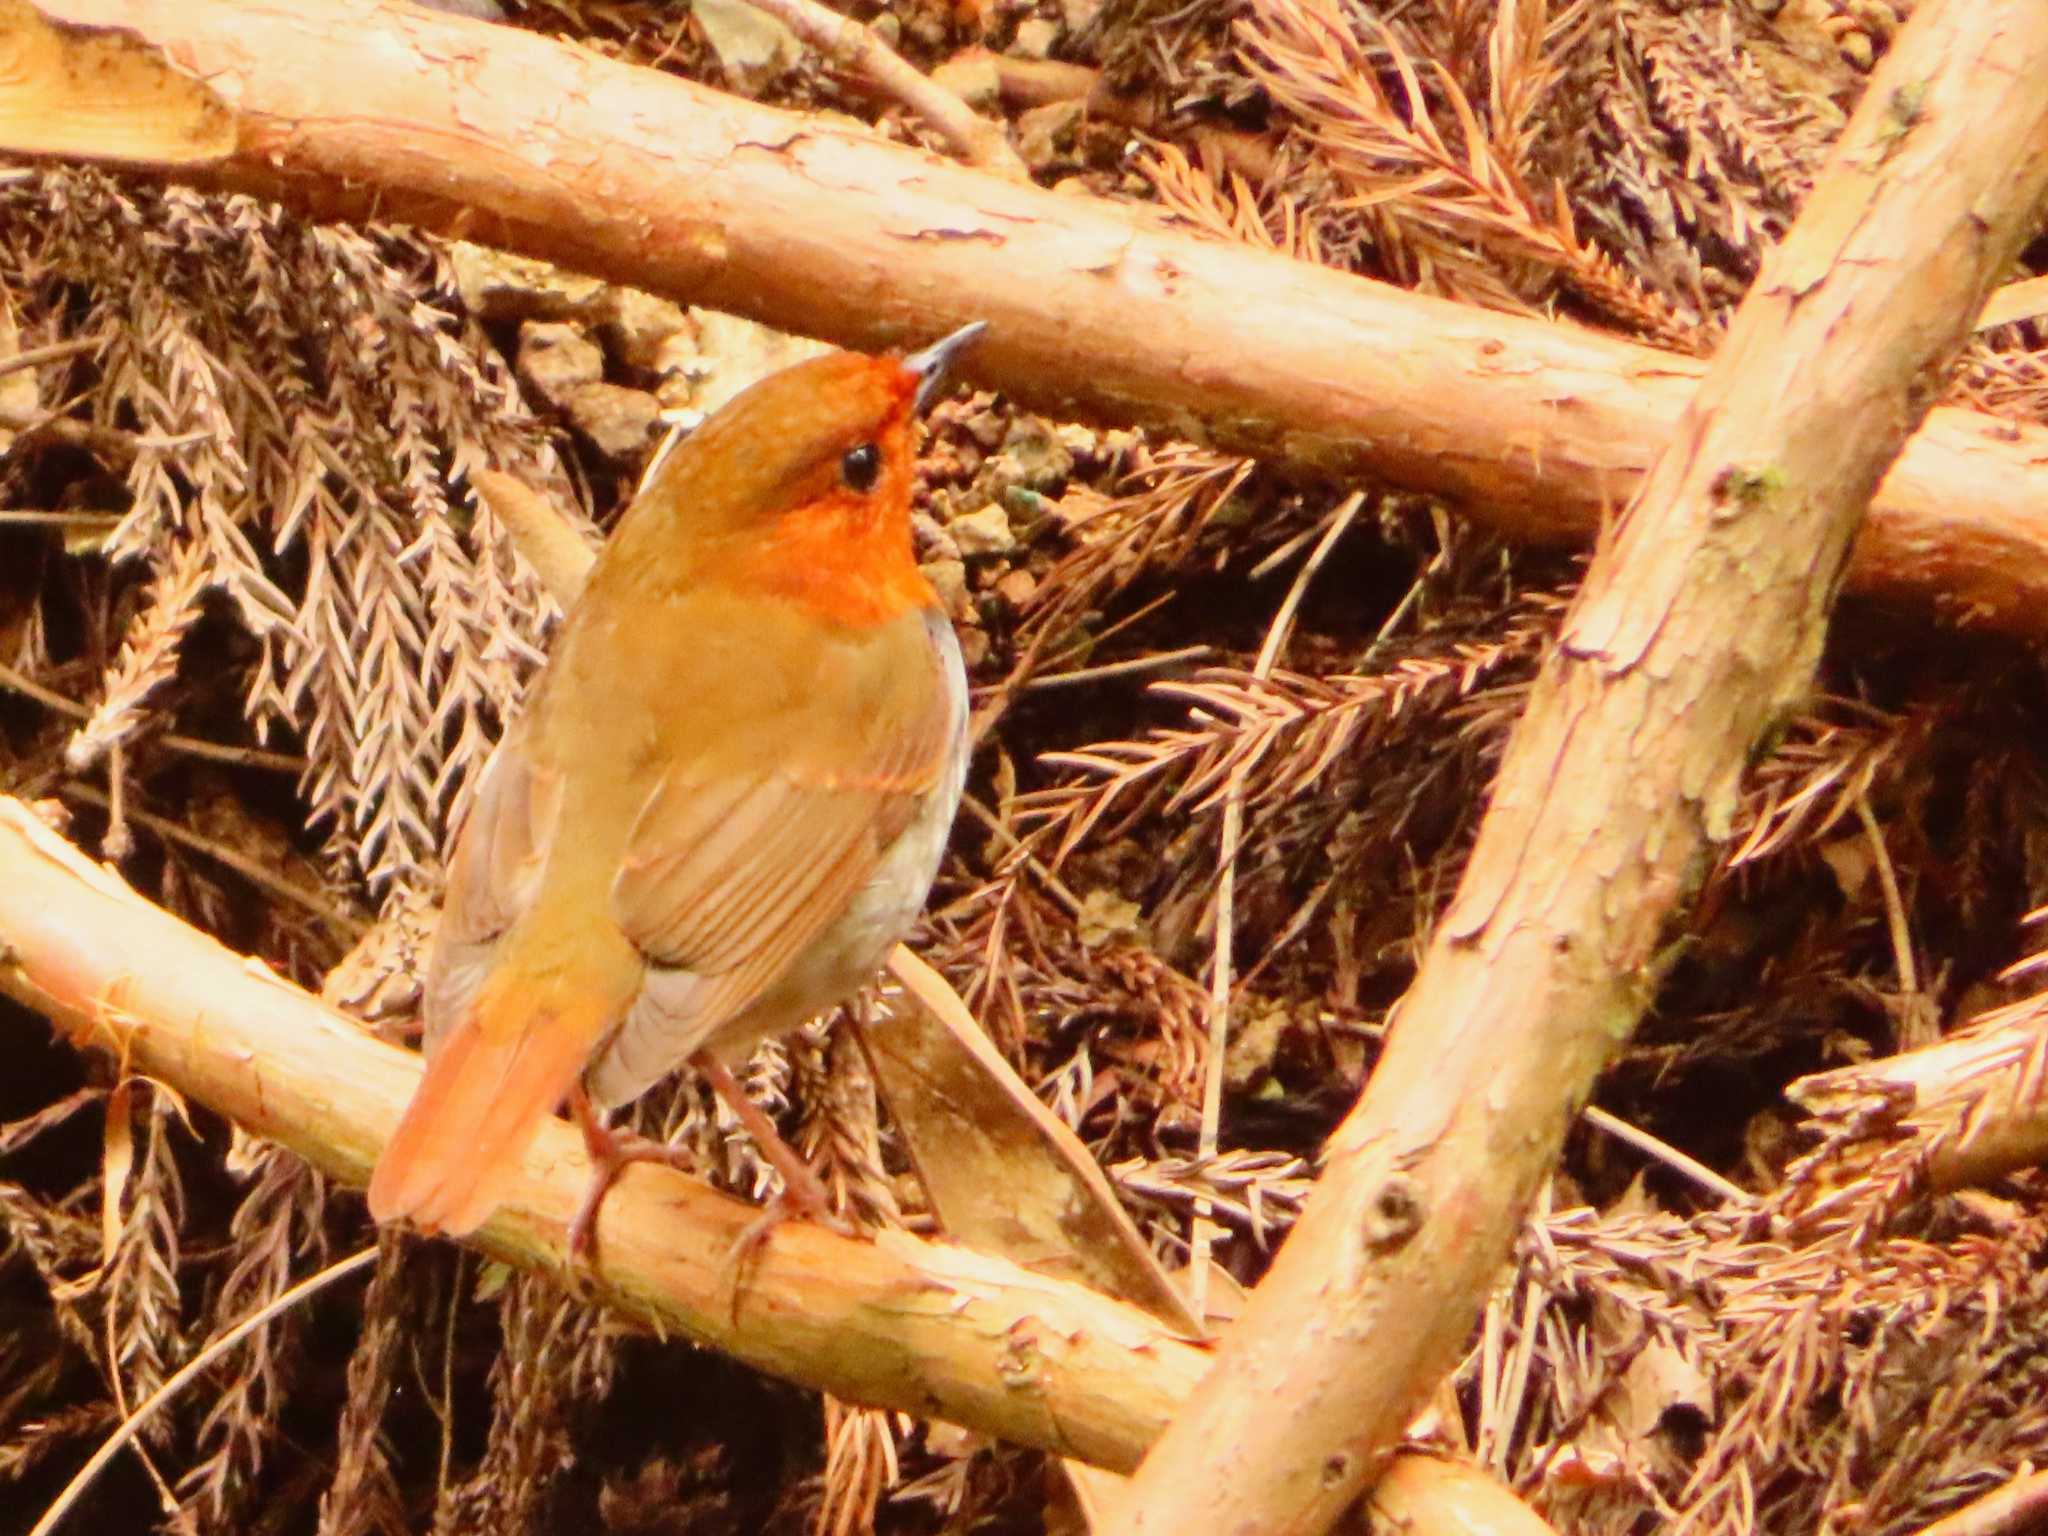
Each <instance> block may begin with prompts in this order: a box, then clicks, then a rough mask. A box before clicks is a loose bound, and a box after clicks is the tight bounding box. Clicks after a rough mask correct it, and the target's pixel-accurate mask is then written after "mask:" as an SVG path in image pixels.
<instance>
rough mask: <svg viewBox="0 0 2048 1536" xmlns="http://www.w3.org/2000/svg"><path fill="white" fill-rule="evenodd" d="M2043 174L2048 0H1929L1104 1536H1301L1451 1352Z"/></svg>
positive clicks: (1610, 554)
mask: <svg viewBox="0 0 2048 1536" xmlns="http://www.w3.org/2000/svg"><path fill="white" fill-rule="evenodd" d="M2044 188H2048V6H2043V5H2041V4H2040V3H2039V0H2005V3H1993V0H1921V4H1920V6H1919V7H1918V8H1917V10H1916V11H1915V13H1914V15H1913V18H1912V20H1911V21H1910V22H1909V23H1908V24H1907V26H1906V27H1905V28H1903V29H1902V30H1901V32H1900V33H1899V35H1898V38H1897V40H1896V41H1895V43H1894V45H1893V49H1892V52H1891V53H1890V54H1889V55H1888V56H1887V57H1886V59H1885V61H1884V63H1883V64H1882V65H1881V66H1880V67H1879V69H1878V71H1877V73H1876V74H1875V76H1874V77H1873V79H1872V81H1871V84H1870V87H1869V89H1868V91H1867V93H1866V95H1865V97H1864V100H1863V102H1862V103H1861V104H1860V106H1859V107H1858V109H1857V112H1856V114H1855V116H1854V117H1853V118H1852V120H1851V122H1850V125H1849V128H1848V130H1847V132H1846V133H1845V135H1844V137H1843V140H1842V142H1841V144H1840V145H1839V146H1838V148H1837V150H1836V153H1835V154H1834V155H1833V156H1832V157H1831V158H1830V160H1829V162H1828V165H1827V167H1826V169H1825V170H1824V171H1823V173H1822V175H1821V177H1820V180H1819V183H1818V184H1817V186H1816V187H1815V190H1814V193H1813V196H1812V198H1811V200H1810V201H1809V202H1808V204H1807V206H1806V208H1805V209H1804V210H1802V212H1801V213H1800V215H1799V217H1798V219H1797V221H1796V222H1795V223H1794V225H1793V227H1792V229H1791V231H1790V232H1789V234H1788V235H1787V237H1786V240H1785V243H1784V245H1783V246H1782V247H1781V248H1780V249H1778V250H1777V251H1775V252H1773V253H1772V254H1771V256H1770V257H1769V259H1768V260H1767V261H1766V262H1765V264H1764V268H1763V271H1762V273H1761V275H1760V276H1759V277H1758V279H1757V282H1756V285H1755V287H1754V289H1753V290H1752V291H1751V293H1750V295H1749V296H1748V298H1747V299H1746V300H1745V301H1744V303H1743V305H1742V308H1741V310H1740V312H1739V313H1738V315H1737V316H1736V319H1735V322H1734V324H1733V326H1732V327H1731V329H1730V332H1729V336H1728V340H1727V343H1726V345H1725V346H1724V347H1723V348H1722V350H1721V354H1720V356H1719V357H1718V358H1716V360H1715V362H1714V366H1713V369H1712V372H1711V373H1710V374H1709V376H1708V378H1707V380H1706V382H1705V383H1704V384H1703V385H1702V386H1701V387H1700V390H1699V393H1698V396H1697V398H1696V399H1695V400H1694V402H1693V404H1692V405H1691V406H1690V407H1689V408H1688V409H1687V410H1686V412H1685V414H1684V416H1683V418H1682V419H1681V420H1680V422H1679V426H1678V430H1677V432H1676V434H1675V436H1674V440H1673V442H1672V444H1671V446H1670V447H1669V448H1668V449H1667V451H1666V452H1665V454H1664V455H1663V457H1662V458H1661V459H1659V461H1658V463H1657V465H1656V467H1655V469H1654V470H1653V471H1652V472H1651V476H1650V479H1649V480H1648V482H1647V483H1646V484H1645V486H1644V488H1643V490H1642V492H1641V494H1640V495H1639V496H1638V497H1637V498H1636V500H1635V501H1634V503H1632V504H1631V506H1630V507H1629V508H1628V510H1627V511H1626V512H1625V513H1624V515H1623V516H1622V518H1621V520H1620V522H1619V524H1618V526H1617V527H1616V529H1615V531H1614V533H1613V535H1612V537H1611V538H1609V539H1608V540H1606V541H1605V542H1604V544H1603V546H1602V548H1601V549H1600V551H1599V552H1598V554H1597V555H1596V556H1595V559H1594V562H1593V567H1592V569H1591V571H1590V572H1589V573H1588V575H1587V579H1586V583H1585V586H1584V588H1583V590H1582V591H1581V593H1580V596H1579V598H1578V600H1577V601H1576V602H1575V603H1574V604H1573V606H1572V608H1571V611H1570V613H1569V614H1568V615H1567V617H1566V620H1565V624H1564V627H1563V630H1562V633H1561V634H1560V637H1559V640H1558V643H1557V645H1556V646H1555V647H1554V649H1553V651H1552V653H1551V654H1550V655H1549V656H1548V657H1547V658H1546V660H1545V663H1544V666H1543V670H1542V672H1541V674H1540V675H1539V677H1538V679H1537V681H1536V684H1535V686H1534V688H1533V689H1532V690H1531V693H1530V698H1529V703H1528V707H1527V712H1526V713H1525V715H1524V717H1523V719H1522V721H1521V723H1520V724H1519V725H1518V726H1517V728H1516V730H1515V733H1514V736H1513V739H1512V741H1511V742H1510V744H1509V747H1508V750H1507V753H1506V756H1505V759H1504V761H1503V763H1502V765H1501V770H1500V777H1499V781H1498V783H1497V784H1496V786H1495V789H1494V793H1493V800H1492V804H1491V806H1490V807H1489V809H1488V811H1487V814H1486V818H1485V820H1484V822H1483V823H1482V825H1481V828H1480V832H1479V837H1478V841H1477V844H1476V846H1475V848H1474V850H1473V854H1472V859H1471V863H1470V866H1469V867H1468V869H1467V871H1466V874H1465V877H1464V879H1463V881H1462V882H1461V883H1460V886H1459V889H1458V892H1457V895H1456V897H1455V899H1454V900H1453V902H1452V904H1451V907H1450V910H1449V911H1448V912H1447V913H1446V914H1445V915H1444V917H1443V919H1442V921H1441V922H1440V923H1439V925H1438V927H1437V930H1436V934H1435V937H1434V939H1433V941H1432V943H1431V945H1430V948H1429V950H1428V953H1427V954H1426V956H1425V957H1424V960H1423V964H1422V967H1421V970H1420V972H1419V974H1418V975H1417V978H1416V981H1415V984H1414V986H1413V988H1412V989H1411V990H1410V991H1409V993H1408V995H1407V996H1406V997H1405V998H1404V999H1403V1000H1402V1002H1401V1004H1400V1007H1399V1009H1398V1010H1397V1013H1396V1016H1395V1021H1394V1023H1393V1027H1392V1029H1391V1032H1390V1034H1389V1036H1388V1039H1387V1045H1386V1050H1385V1053H1384V1055H1383V1056H1382V1057H1381V1059H1380V1062H1379V1064H1378V1065H1377V1066H1376V1067H1375V1069H1374V1071H1373V1074H1372V1077H1371V1079H1370V1080H1369V1082H1368V1084H1367V1087H1366V1091H1365V1093H1364V1096H1363V1097H1362V1099H1361V1100H1360V1103H1359V1105H1358V1107H1357V1108H1356V1109H1355V1110H1354V1111H1353V1112H1352V1114H1351V1115H1350V1116H1349V1118H1347V1120H1346V1121H1345V1123H1344V1124H1343V1126H1342V1127H1340V1128H1339V1130H1338V1132H1337V1134H1336V1135H1335V1137H1334V1138H1332V1141H1331V1144H1330V1149H1329V1157H1328V1160H1327V1162H1326V1164H1325V1168H1324V1173H1323V1176H1322V1179H1321V1180H1320V1181H1319V1183H1318V1185H1317V1187H1316V1189H1315V1191H1314V1192H1313V1193H1312V1195H1311V1196H1310V1198H1309V1201H1308V1204H1307V1206H1306V1208H1305V1209H1304V1211H1303V1214H1302V1218H1301V1220H1300V1222H1299V1223H1298V1225H1297V1226H1296V1227H1295V1230H1294V1232H1293V1233H1292V1235H1291V1236H1289V1238H1288V1239H1287V1242H1286V1244H1285V1246H1283V1247H1282V1249H1281V1250H1280V1254H1279V1257H1278V1259H1277V1260H1276V1261H1275V1263H1274V1266H1273V1268H1272V1270H1271V1272H1270V1273H1269V1274H1268V1275H1267V1277H1266V1279H1265V1280H1264V1282H1263V1283H1262V1284H1261V1285H1260V1286H1259V1287H1258V1289H1257V1290H1256V1291H1255V1292H1254V1293H1253V1295H1252V1298H1251V1300H1250V1302H1249V1304H1248V1305H1247V1307H1246V1309H1245V1311H1244V1313H1243V1315H1242V1316H1241V1317H1240V1319H1239V1321H1238V1323H1237V1325H1236V1326H1235V1327H1234V1328H1232V1329H1231V1331H1230V1332H1229V1333H1228V1334H1226V1335H1225V1336H1224V1339H1223V1343H1222V1346H1221V1348H1220V1350H1219V1355H1218V1360H1217V1365H1216V1368H1215V1370H1214V1371H1213V1372H1212V1373H1211V1375H1210V1376H1209V1377H1208V1378H1207V1379H1206V1380H1205V1381H1204V1382H1203V1384H1202V1386H1201V1387H1200V1388H1199V1390H1198V1392H1197V1394H1196V1397H1195V1400H1194V1401H1193V1402H1192V1403H1190V1404H1189V1405H1188V1407H1187V1408H1186V1409H1185V1410H1183V1411H1182V1412H1181V1413H1180V1414H1179V1415H1178V1416H1177V1417H1176V1418H1175V1420H1174V1422H1173V1424H1172V1425H1171V1426H1170V1427H1169V1428H1168V1430H1167V1432H1166V1435H1165V1437H1164V1438H1163V1439H1161V1440H1160V1442H1159V1443H1158V1444H1157V1445H1156V1446H1154V1447H1153V1448H1152V1450H1151V1451H1150V1452H1149V1453H1148V1454H1147V1456H1146V1459H1145V1462H1144V1464H1143V1465H1142V1466H1141V1467H1140V1468H1139V1469H1138V1472H1137V1475H1136V1476H1135V1477H1134V1478H1133V1479H1132V1482H1131V1487H1130V1491H1129V1495H1128V1497H1127V1498H1126V1500H1125V1501H1124V1503H1123V1504H1122V1505H1121V1507H1120V1508H1119V1510H1118V1512H1117V1517H1116V1518H1114V1519H1112V1520H1110V1521H1108V1522H1107V1523H1106V1524H1105V1525H1104V1526H1103V1527H1102V1528H1101V1531H1102V1536H1138V1533H1145V1536H1165V1533H1176V1536H1177V1533H1181V1532H1186V1531H1194V1530H1200V1531H1203V1532H1207V1533H1213V1536H1254V1533H1256V1536H1314V1533H1318V1532H1322V1531H1325V1530H1327V1529H1329V1527H1330V1525H1331V1524H1332V1522H1333V1521H1335V1520H1336V1519H1337V1518H1338V1516H1339V1515H1340V1514H1341V1513H1342V1512H1343V1510H1344V1509H1345V1508H1346V1506H1347V1505H1349V1504H1350V1503H1351V1501H1352V1500H1353V1499H1355V1498H1356V1497H1357V1496H1358V1494H1359V1493H1360V1492H1361V1491H1362V1490H1363V1489H1364V1488H1366V1487H1367V1486H1368V1485H1370V1484H1371V1482H1372V1481H1373V1480H1374V1479H1375V1478H1376V1477H1378V1476H1379V1474H1380V1472H1381V1470H1382V1468H1383V1467H1384V1465H1385V1463H1386V1460H1387V1458H1388V1457H1389V1456H1390V1455H1391V1454H1392V1452H1393V1450H1394V1447H1395V1446H1396V1445H1397V1444H1398V1443H1399V1440H1400V1436H1401V1433H1402V1430H1403V1428H1404V1427H1405V1426H1406V1425H1407V1424H1408V1423H1409V1421H1410V1419H1411V1417H1412V1416H1413V1414H1414V1413H1415V1411H1416V1410H1417V1409H1418V1408H1419V1407H1420V1406H1421V1405H1422V1403H1423V1402H1424V1401H1425V1400H1426V1398H1427V1397H1428V1395H1429V1394H1430V1393H1431V1392H1432V1391H1434V1390H1435V1389H1436V1387H1437V1384H1438V1382H1439V1381H1440V1380H1441V1379H1442V1377H1443V1375H1444V1374H1445V1372H1447V1371H1448V1370H1450V1369H1451V1368H1452V1366H1453V1365H1454V1364H1455V1363H1456V1361H1457V1359H1458V1356H1459V1354H1460V1352H1461V1351H1462V1350H1463V1348H1464V1347H1465V1344H1466V1341H1467V1340H1468V1338H1469V1337H1470V1334H1471V1331H1472V1329H1473V1327H1474V1325H1475V1323H1476V1321H1477V1319H1478V1317H1479V1315H1480V1311H1481V1308H1482V1306H1483V1305H1484V1302H1485V1299H1486V1296H1487V1294H1488V1293H1489V1291H1490V1290H1491V1289H1492V1287H1493V1285H1494V1284H1495V1282H1496V1281H1497V1279H1498V1278H1499V1275H1500V1271H1501V1268H1502V1266H1503V1264H1504V1263H1505V1261H1506V1259H1507V1256H1508V1251H1509V1245H1510V1243H1511V1241H1512V1239H1513V1236H1514V1234H1515V1232H1516V1230H1517V1229H1518V1228H1519V1226H1520V1225H1521V1222H1522V1220H1523V1218H1524V1215H1525V1213H1526V1211H1527V1208H1528V1204H1529V1201H1530V1200H1531V1198H1532V1197H1533V1196H1534V1194H1535V1192H1536V1190H1537V1189H1538V1188H1539V1187H1540V1186H1541V1184H1542V1181H1543V1180H1544V1179H1545V1178H1546V1177H1547V1176H1548V1175H1549V1174H1550V1172H1551V1170H1552V1168H1553V1167H1554V1165H1555V1162H1556V1158H1557V1154H1558V1150H1559V1148H1560V1146H1561V1145H1562V1142H1563V1139H1564V1135H1565V1132H1566V1130H1567V1128H1568V1127H1569V1126H1570V1124H1571V1122H1572V1120H1573V1118H1574V1116H1575V1115H1576V1113H1577V1111H1578V1109H1579V1107H1580V1105H1582V1104H1583V1103H1584V1102H1585V1099H1586V1097H1587V1095H1588V1094H1589V1093H1590V1092H1591V1091H1592V1088H1593V1084H1594V1080H1595V1079H1596V1077H1597V1076H1598V1074H1599V1072H1600V1069H1601V1067H1602V1066H1603V1065H1604V1064H1605V1063H1606V1062H1607V1060H1608V1059H1609V1058H1610V1056H1611V1055H1612V1054H1613V1052H1614V1050H1615V1049H1616V1048H1617V1047H1618V1046H1619V1045H1620V1044H1621V1043H1622V1042H1623V1041H1625V1040H1626V1039H1627V1038H1628V1036H1629V1033H1630V1031H1631V1030H1632V1029H1633V1028H1634V1027H1635V1024H1636V1021H1637V1019H1638V1018H1639V1017H1640V1015H1641V1013H1642V1010H1643V1008H1644V1006H1645V1005H1646V1004H1647V1003H1648V1002H1649V1001H1650V999H1651V998H1652V997H1653V996H1654V995H1655V991H1656V987H1657V982H1658V969H1659V956H1658V943H1659V940H1660V937H1661V935H1662V933H1663V930H1664V925H1665V920H1666V919H1667V918H1668V917H1669V916H1670V915H1671V913H1672V912H1673V911H1674V910H1675V909H1676V908H1677V907H1678V906H1679V904H1680V903H1681V902H1683V901H1684V900H1686V899H1687V897H1688V896H1689V895H1690V894H1691V892H1692V890H1693V889H1694V887H1695V885H1696V883H1697V881H1698V879H1699V876H1700V872H1701V870H1702V869H1703V868H1704V867H1705V865H1706V862H1707V855H1708V852H1709V849H1710V848H1711V847H1712V845H1714V844H1715V843H1718V842H1720V841H1722V840H1724V839H1725V838H1726V837H1727V835H1728V831H1729V827H1730V825H1731V822H1732V820H1733V817H1734V814H1735V810H1736V802H1737V793H1738V789H1739V784H1740V779H1741V775H1742V771H1743V768H1744V766H1745V764H1746V763H1747V761H1748V760H1749V759H1750V757H1751V756H1752V755H1753V754H1754V753H1755V752H1756V751H1757V750H1758V748H1759V746H1760V744H1761V743H1762V742H1763V741H1764V739H1765V738H1766V736H1767V734H1768V732H1769V731H1770V730H1771V729H1772V727H1773V725H1774V724H1775V722H1777V721H1779V720H1781V719H1782V718H1783V717H1784V716H1785V714H1786V713H1787V712H1788V711H1790V710H1792V709H1794V708H1795V707H1797V706H1798V704H1799V703H1800V701H1801V699H1802V698H1803V696H1804V695H1805V693H1806V691H1807V689H1808V688H1809V687H1810V685H1811V682H1812V677H1813V672H1814V667H1815V663H1816V661H1817V659H1818V657H1819V654H1820V649H1821V643H1822V640H1823V638H1824V636H1825V632H1826V623H1827V615H1828V609H1829V605H1830V604H1831V602H1832V601H1833V599H1834V596H1835V591H1836V588H1837V586H1838V584H1839V581H1840V577H1841V572H1842V567H1843V564H1844V562H1845V560H1846V559H1847V556H1848V551H1849V546H1850V542H1851V540H1852V539H1853V537H1854V536H1855V532H1856V528H1857V525H1858V523H1859V521H1860V520H1861V518H1862V516H1863V511H1864V508H1865V506H1866V505H1867V504H1868V501H1869V498H1870V495H1871V493H1872V492H1873V491H1874V490H1875V489H1876V487H1877V485H1878V481H1879V479H1880V477H1881V476H1882V475H1883V474H1884V471H1885V469H1886V467H1887V466H1888V465H1889V464H1890V463H1891V461H1892V458H1893V456H1894V455H1896V454H1897V453H1898V451H1899V449H1900V447H1901V445H1902V444H1903V443H1904V442H1905V440H1906V438H1907V436H1908V435H1909V434H1910V433H1911V432H1912V431H1913V429H1914V428H1915V427H1916V426H1917V425H1918V424H1919V422H1920V419H1921V416H1922V414H1923V412H1924V411H1925V410H1926V404H1927V401H1928V400H1929V399H1931V398H1932V397H1933V395H1934V393H1935V392H1936V391H1937V389H1938V388H1939V384H1940V381H1941V379H1942V377H1943V373H1944V369H1945V366H1946V365H1947V364H1948V363H1949V362H1950V361H1951V360H1952V359H1953V358H1954V356H1955V354H1956V351H1957V350H1958V348H1959V347H1960V346H1961V343H1962V340H1963V337H1964V335H1965V333H1966V332H1967V330H1968V328H1969V326H1970V323H1971V321H1972V319H1973V318H1974V317H1975V316H1976V314H1977V313H1978V311H1979V309H1980V308H1981V306H1982V305H1983V303H1984V299H1985V295H1986V294H1987V293H1988V292H1989V291H1990V288H1991V286H1992V284H1993V283H1994V282H1995V281H1996V280H1997V278H1998V277H1999V276H2000V275H2001V273H2002V272H2003V271H2004V269H2005V268H2006V266H2007V264H2008V263H2009V262H2010V260H2011V259H2012V257H2013V255H2014V254H2015V253H2016V251H2017V250H2018V248H2019V245H2020V242H2021V241H2022V239H2023V238H2024V237H2025V235H2026V234H2027V233H2028V232H2030V231H2031V230H2032V229H2033V228H2034V218H2035V215H2036V211H2037V210H2038V209H2039V207H2040V204H2041V197H2042V193H2043V190H2044Z"/></svg>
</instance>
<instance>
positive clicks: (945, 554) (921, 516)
mask: <svg viewBox="0 0 2048 1536" xmlns="http://www.w3.org/2000/svg"><path fill="white" fill-rule="evenodd" d="M910 542H911V545H912V547H913V548H915V549H916V550H917V552H918V554H919V555H920V556H921V557H922V558H923V559H926V560H958V559H959V558H960V546H959V545H958V544H957V543H955V542H954V540H953V535H952V534H950V533H948V532H947V531H946V525H945V524H944V523H942V522H940V521H939V520H938V519H937V518H936V517H933V516H932V515H931V513H929V512H913V513H911V514H910Z"/></svg>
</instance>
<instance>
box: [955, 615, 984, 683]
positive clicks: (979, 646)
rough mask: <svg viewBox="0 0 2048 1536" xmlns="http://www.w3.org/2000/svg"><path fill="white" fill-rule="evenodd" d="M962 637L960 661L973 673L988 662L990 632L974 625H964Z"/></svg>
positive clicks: (961, 631)
mask: <svg viewBox="0 0 2048 1536" xmlns="http://www.w3.org/2000/svg"><path fill="white" fill-rule="evenodd" d="M958 633H959V636H960V660H961V662H962V663H963V664H964V665H965V666H966V668H967V670H968V671H970V672H972V671H973V670H974V669H975V668H976V667H978V666H980V665H981V664H982V663H983V662H984V661H987V660H988V652H989V644H988V631H987V630H985V629H982V628H979V627H978V626H976V625H973V624H962V625H961V626H960V627H959V630H958Z"/></svg>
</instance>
